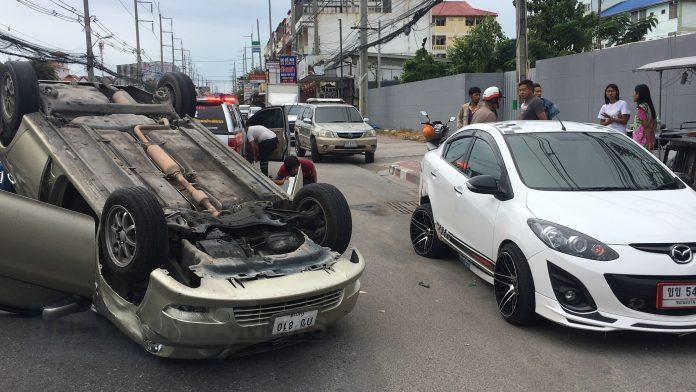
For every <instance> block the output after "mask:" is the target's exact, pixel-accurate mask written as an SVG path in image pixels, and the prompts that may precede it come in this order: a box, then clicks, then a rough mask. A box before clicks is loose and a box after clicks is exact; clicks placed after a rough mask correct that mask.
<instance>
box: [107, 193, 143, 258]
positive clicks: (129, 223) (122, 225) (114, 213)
mask: <svg viewBox="0 0 696 392" xmlns="http://www.w3.org/2000/svg"><path fill="white" fill-rule="evenodd" d="M106 225H107V228H106V230H107V233H106V241H107V243H106V248H107V251H108V254H109V257H110V258H111V260H112V261H113V263H114V264H116V265H117V266H119V267H121V268H124V267H127V266H128V265H129V264H130V263H131V262H132V261H133V258H134V257H135V252H136V250H137V244H136V237H135V234H136V228H135V221H134V220H133V216H132V215H131V214H130V212H128V210H126V209H125V208H124V207H123V206H120V205H116V206H113V207H112V208H111V210H110V211H109V214H108V216H107V218H106Z"/></svg>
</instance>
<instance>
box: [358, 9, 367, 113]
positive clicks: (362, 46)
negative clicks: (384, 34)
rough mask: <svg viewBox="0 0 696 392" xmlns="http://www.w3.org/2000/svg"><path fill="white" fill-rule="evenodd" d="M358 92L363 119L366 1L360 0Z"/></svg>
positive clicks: (365, 108)
mask: <svg viewBox="0 0 696 392" xmlns="http://www.w3.org/2000/svg"><path fill="white" fill-rule="evenodd" d="M358 80H359V81H360V91H359V94H358V107H359V108H360V113H362V115H363V117H367V116H368V113H367V0H360V74H359V75H358Z"/></svg>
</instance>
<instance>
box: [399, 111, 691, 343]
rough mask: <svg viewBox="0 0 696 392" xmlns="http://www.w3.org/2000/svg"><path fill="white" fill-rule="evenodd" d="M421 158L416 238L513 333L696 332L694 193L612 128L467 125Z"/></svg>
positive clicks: (416, 245) (556, 123)
mask: <svg viewBox="0 0 696 392" xmlns="http://www.w3.org/2000/svg"><path fill="white" fill-rule="evenodd" d="M429 149H430V151H429V152H428V153H426V155H425V157H424V159H423V161H422V173H423V174H422V177H421V185H420V202H421V205H420V207H418V208H417V209H416V210H415V212H414V213H413V215H412V219H411V224H410V238H411V242H412V244H413V248H414V250H415V251H416V253H418V254H419V255H422V256H425V257H430V258H438V257H443V256H444V255H446V254H447V252H449V250H450V249H451V250H453V251H454V252H456V253H457V254H458V255H459V256H460V258H461V259H462V261H464V263H465V264H466V265H467V266H468V267H469V268H470V269H471V270H472V271H473V272H474V273H475V274H477V275H478V276H480V277H481V278H482V279H483V280H485V281H487V282H488V283H490V284H491V285H492V286H493V290H492V294H493V295H494V296H495V300H496V303H497V307H498V310H499V312H500V314H501V315H502V317H503V318H504V319H505V320H507V321H508V322H510V323H512V324H516V325H527V324H530V323H533V322H534V321H535V319H537V316H542V317H544V318H546V319H549V320H552V321H554V322H556V323H559V324H563V325H566V326H570V327H575V328H581V329H587V330H595V331H612V330H640V331H656V332H673V333H685V332H694V331H696V261H694V257H693V253H694V251H696V193H694V191H693V190H692V189H691V188H689V187H687V186H686V185H685V183H684V182H683V181H682V180H681V179H680V177H681V176H680V174H677V173H673V172H672V171H670V170H669V169H668V168H667V166H665V165H664V164H663V163H662V162H660V161H659V160H658V159H657V158H656V157H655V156H653V155H652V154H651V153H650V152H648V151H647V150H645V149H644V148H643V147H641V146H640V145H638V144H637V143H635V142H634V141H633V140H631V139H629V138H628V137H626V136H625V135H622V134H619V133H617V132H615V131H613V130H611V129H609V128H606V127H602V126H598V125H593V124H580V123H570V122H566V123H562V122H560V121H526V122H525V121H520V122H500V123H490V124H475V125H470V126H467V127H465V128H462V129H460V130H459V131H457V132H455V133H453V134H452V135H451V136H449V137H448V138H447V140H445V141H444V142H442V143H441V144H440V145H439V146H435V145H429Z"/></svg>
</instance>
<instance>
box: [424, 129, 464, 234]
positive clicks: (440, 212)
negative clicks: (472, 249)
mask: <svg viewBox="0 0 696 392" xmlns="http://www.w3.org/2000/svg"><path fill="white" fill-rule="evenodd" d="M472 142H473V132H472V131H462V132H459V133H457V134H456V135H454V136H453V137H451V138H450V139H449V140H447V142H446V143H445V145H444V146H443V148H442V155H441V156H440V157H438V158H436V159H433V160H432V162H431V164H432V165H431V166H430V167H429V168H427V172H425V173H423V175H425V176H429V178H428V181H429V182H430V183H431V185H432V190H433V192H431V194H430V201H431V203H432V208H433V214H434V216H435V221H436V222H437V223H438V225H439V226H440V227H441V228H442V229H444V230H445V231H447V232H455V231H456V230H457V228H458V225H457V221H458V219H457V217H456V216H455V209H456V204H457V202H458V201H459V194H458V193H457V192H456V191H455V187H457V186H459V184H460V182H461V177H462V172H461V170H459V169H458V168H457V167H458V165H461V164H462V163H463V162H466V156H467V154H468V152H469V149H470V148H471V144H472Z"/></svg>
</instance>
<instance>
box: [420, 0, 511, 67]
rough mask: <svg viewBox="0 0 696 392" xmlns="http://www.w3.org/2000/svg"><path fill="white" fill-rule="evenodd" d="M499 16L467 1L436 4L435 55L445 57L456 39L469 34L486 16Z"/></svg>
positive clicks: (434, 20) (433, 37)
mask: <svg viewBox="0 0 696 392" xmlns="http://www.w3.org/2000/svg"><path fill="white" fill-rule="evenodd" d="M497 16H498V14H496V13H495V12H490V11H484V10H480V9H477V8H474V7H472V6H470V5H469V3H467V2H466V1H445V2H442V3H440V4H438V5H436V6H435V7H434V8H433V10H432V39H431V50H432V53H433V56H435V57H440V58H445V57H446V56H447V49H448V48H449V47H450V46H451V45H452V44H453V43H454V41H455V39H457V38H459V37H463V36H465V35H467V34H469V31H470V30H471V29H472V28H473V27H474V26H476V25H477V24H479V23H481V21H483V19H484V18H486V17H493V18H496V17H497Z"/></svg>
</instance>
